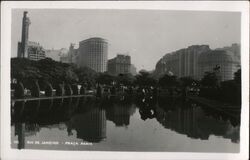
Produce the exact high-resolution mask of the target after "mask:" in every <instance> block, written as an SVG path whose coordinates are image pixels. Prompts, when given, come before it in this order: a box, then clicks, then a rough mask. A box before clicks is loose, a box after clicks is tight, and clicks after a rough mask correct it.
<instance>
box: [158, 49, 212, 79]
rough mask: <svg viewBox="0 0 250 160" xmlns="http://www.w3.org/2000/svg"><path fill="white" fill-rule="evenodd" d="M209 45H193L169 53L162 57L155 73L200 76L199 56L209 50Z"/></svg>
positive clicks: (159, 74)
mask: <svg viewBox="0 0 250 160" xmlns="http://www.w3.org/2000/svg"><path fill="white" fill-rule="evenodd" d="M209 50H210V48H209V46H208V45H193V46H190V47H188V48H185V49H181V50H178V51H175V52H172V53H168V54H166V55H165V56H163V58H161V59H160V60H159V61H158V62H157V64H156V69H155V74H156V75H157V76H159V77H160V76H161V75H164V74H173V75H175V76H177V77H192V78H195V79H197V78H198V57H199V56H200V54H202V53H205V52H207V51H209Z"/></svg>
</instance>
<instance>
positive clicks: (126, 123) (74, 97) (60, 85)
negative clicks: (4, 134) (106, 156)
mask: <svg viewBox="0 0 250 160" xmlns="http://www.w3.org/2000/svg"><path fill="white" fill-rule="evenodd" d="M10 15H11V19H10V22H11V26H9V27H10V33H11V36H10V45H9V46H10V49H9V50H10V53H9V66H10V68H9V76H10V77H9V81H10V82H9V84H10V85H9V88H10V90H9V92H8V93H9V94H10V95H9V97H10V103H9V106H4V107H5V108H9V115H10V119H9V123H8V124H9V126H7V127H9V128H10V133H9V138H10V139H9V140H10V142H9V143H8V144H9V147H10V149H11V150H14V151H17V152H22V151H27V150H28V151H31V150H32V151H75V152H73V153H78V152H80V151H88V152H91V153H92V152H93V153H94V152H95V151H102V152H104V151H111V152H113V153H120V152H124V153H125V152H130V153H131V152H132V153H139V154H140V153H152V152H154V153H168V152H171V153H174V154H178V153H179V152H180V153H183V152H184V153H193V152H195V153H208V154H209V153H215V154H217V153H219V154H221V153H222V154H228V153H229V154H239V153H241V150H242V144H241V143H242V136H241V135H242V134H243V133H241V132H242V123H244V124H245V123H247V122H246V121H242V119H243V118H242V112H243V108H244V107H248V108H249V106H244V105H242V104H245V102H244V103H243V99H244V98H243V97H242V96H243V91H242V89H243V86H248V84H247V85H245V84H243V83H242V82H243V81H245V80H242V77H245V79H246V76H245V75H244V76H243V73H246V71H248V70H246V69H244V68H245V66H244V65H246V63H245V62H244V63H243V60H244V58H243V56H244V54H249V52H248V51H247V52H246V50H242V45H245V42H246V41H243V40H242V37H243V34H242V33H243V30H242V28H243V27H242V20H243V18H242V12H241V11H209V10H181V9H179V10H171V9H115V8H113V9H112V8H110V9H102V8H96V9H94V8H75V9H72V8H29V7H27V8H25V7H23V8H12V9H11V10H10ZM243 51H244V52H243ZM247 61H248V60H247ZM247 74H248V73H247ZM247 79H248V77H247ZM1 83H2V82H1ZM6 83H8V82H6ZM1 85H3V83H2V84H1ZM247 89H248V88H247ZM248 92H249V91H248ZM1 99H2V97H1ZM1 107H2V106H1ZM244 111H246V110H245V109H244ZM247 111H248V110H247ZM247 118H248V117H247ZM248 127H249V126H248ZM1 129H2V126H1Z"/></svg>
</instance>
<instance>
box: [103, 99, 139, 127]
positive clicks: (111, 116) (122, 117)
mask: <svg viewBox="0 0 250 160" xmlns="http://www.w3.org/2000/svg"><path fill="white" fill-rule="evenodd" d="M106 108H107V109H106V112H107V119H108V120H110V121H112V122H114V123H115V125H116V126H117V127H123V126H124V127H127V126H128V125H129V123H130V116H132V115H133V114H134V113H135V110H136V107H135V105H134V104H132V101H131V100H125V101H124V100H122V101H119V100H115V101H114V102H113V103H111V104H110V106H107V107H106Z"/></svg>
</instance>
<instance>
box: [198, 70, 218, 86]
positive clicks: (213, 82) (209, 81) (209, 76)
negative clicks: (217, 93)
mask: <svg viewBox="0 0 250 160" xmlns="http://www.w3.org/2000/svg"><path fill="white" fill-rule="evenodd" d="M218 83H219V80H218V77H217V75H216V73H215V72H205V75H204V77H203V78H202V79H201V84H202V85H203V86H205V87H217V86H218Z"/></svg>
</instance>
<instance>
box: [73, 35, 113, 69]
mask: <svg viewBox="0 0 250 160" xmlns="http://www.w3.org/2000/svg"><path fill="white" fill-rule="evenodd" d="M107 59H108V42H107V40H105V39H103V38H98V37H94V38H89V39H86V40H83V41H81V42H79V49H78V57H77V60H76V64H77V66H78V67H85V66H86V67H89V68H91V69H93V70H95V71H96V72H105V71H107Z"/></svg>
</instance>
